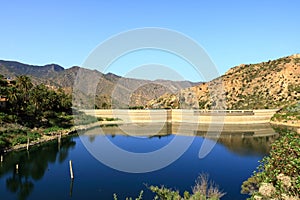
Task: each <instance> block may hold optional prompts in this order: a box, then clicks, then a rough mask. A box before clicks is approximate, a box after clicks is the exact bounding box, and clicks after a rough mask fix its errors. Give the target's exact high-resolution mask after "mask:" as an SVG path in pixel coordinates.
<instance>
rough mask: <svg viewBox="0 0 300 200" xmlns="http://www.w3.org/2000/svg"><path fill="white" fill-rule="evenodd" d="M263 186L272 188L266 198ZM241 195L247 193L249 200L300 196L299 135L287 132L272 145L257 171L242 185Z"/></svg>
mask: <svg viewBox="0 0 300 200" xmlns="http://www.w3.org/2000/svg"><path fill="white" fill-rule="evenodd" d="M264 184H269V185H270V187H271V188H272V187H274V188H275V189H274V190H275V191H274V192H273V193H272V194H271V196H268V197H266V196H265V194H263V190H262V189H261V187H262V186H265V185H264ZM242 193H248V194H250V195H252V196H251V199H254V196H255V195H256V196H257V195H258V196H261V197H263V199H270V198H271V197H272V198H276V199H277V198H279V199H280V198H283V196H286V195H287V196H290V197H299V196H300V135H299V134H297V133H296V132H292V131H288V133H286V134H284V135H283V136H281V137H280V138H279V139H278V140H277V141H275V142H274V143H273V145H272V150H271V152H270V155H269V156H268V157H265V158H264V159H263V160H262V162H261V165H260V166H259V167H258V171H257V172H254V174H253V176H252V177H250V178H249V179H248V180H247V181H245V182H244V183H243V185H242Z"/></svg>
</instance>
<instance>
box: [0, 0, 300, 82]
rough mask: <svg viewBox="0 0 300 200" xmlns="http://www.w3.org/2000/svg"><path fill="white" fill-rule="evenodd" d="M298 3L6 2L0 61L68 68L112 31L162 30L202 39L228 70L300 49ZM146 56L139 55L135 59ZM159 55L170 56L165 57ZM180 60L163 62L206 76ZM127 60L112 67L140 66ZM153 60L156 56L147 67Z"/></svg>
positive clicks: (0, 18) (0, 4)
mask: <svg viewBox="0 0 300 200" xmlns="http://www.w3.org/2000/svg"><path fill="white" fill-rule="evenodd" d="M299 8H300V1H298V0H286V1H279V0H245V1H243V0H236V1H235V0H219V1H217V0H210V1H201V0H193V1H190V0H187V1H175V0H173V1H168V0H165V1H159V0H152V1H137V0H128V1H121V0H119V1H115V0H112V1H104V0H93V1H92V0H81V1H78V0H65V1H64V0H52V1H50V0H49V1H46V0H45V1H40V0H36V1H33V0H27V1H23V0H10V1H6V0H0V10H1V12H0V24H1V35H0V47H1V48H0V59H4V60H16V61H20V62H24V63H28V64H34V65H44V64H48V63H57V64H59V65H62V66H63V67H65V68H69V67H71V66H73V65H79V66H81V65H82V64H83V63H84V61H85V60H86V58H87V57H88V55H89V54H90V53H91V52H92V51H93V50H94V49H95V48H96V47H97V46H98V45H99V44H101V42H103V41H105V40H106V39H108V38H110V37H111V36H113V35H116V34H118V33H120V32H124V31H128V30H131V29H136V28H143V27H160V28H167V29H171V30H175V31H178V32H180V33H182V34H185V35H186V36H188V37H190V38H192V39H193V40H195V41H196V42H197V43H198V44H199V45H201V46H202V47H203V49H205V51H206V52H207V54H208V55H209V56H210V58H211V59H212V60H213V62H214V63H215V65H216V66H217V69H218V71H219V73H220V74H223V73H225V72H226V71H227V70H228V69H229V68H230V67H233V66H235V65H239V64H241V63H256V62H262V61H267V60H269V59H275V58H279V57H282V56H287V55H290V54H294V53H300V51H299V47H300V39H299V35H300V26H299V24H300V14H299ZM152 53H153V52H152ZM144 54H148V55H149V54H151V52H149V51H146V52H145V53H144ZM156 54H158V53H157V52H154V53H153V55H156ZM142 57H143V56H142ZM142 57H139V55H136V57H135V58H132V59H131V61H133V60H136V59H140V58H142ZM150 57H151V56H150ZM169 57H170V56H169ZM156 58H160V59H164V58H168V56H166V57H164V54H159V56H156ZM168 59H169V58H168ZM170 59H171V58H170ZM176 59H177V58H176ZM176 59H174V60H172V61H169V64H168V62H164V61H161V62H162V63H164V64H166V65H170V67H173V68H174V70H175V71H177V73H179V74H181V75H182V76H183V77H184V78H185V79H190V80H193V81H200V79H201V77H199V76H196V75H195V72H194V71H193V70H191V69H190V68H191V67H190V66H188V64H187V63H186V65H185V64H184V63H183V62H182V63H181V62H177V60H176ZM123 60H124V61H122V59H120V60H118V61H117V62H115V66H112V67H111V68H110V69H108V70H107V71H111V72H113V73H116V74H120V75H124V74H126V72H128V71H130V70H131V69H132V67H133V65H136V64H137V63H131V61H130V59H123ZM159 62H160V61H159V60H155V59H154V61H153V63H159ZM175 62H176V63H175ZM149 63H151V60H147V63H144V64H149ZM139 64H143V63H139ZM91 68H96V69H97V67H95V66H93V67H92V66H91Z"/></svg>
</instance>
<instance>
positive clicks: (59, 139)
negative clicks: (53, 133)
mask: <svg viewBox="0 0 300 200" xmlns="http://www.w3.org/2000/svg"><path fill="white" fill-rule="evenodd" d="M57 142H58V151H60V145H61V133H59V136H58V138H57Z"/></svg>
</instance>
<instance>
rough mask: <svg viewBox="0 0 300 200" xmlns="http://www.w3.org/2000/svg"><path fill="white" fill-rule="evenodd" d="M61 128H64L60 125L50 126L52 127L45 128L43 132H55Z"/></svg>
mask: <svg viewBox="0 0 300 200" xmlns="http://www.w3.org/2000/svg"><path fill="white" fill-rule="evenodd" d="M63 129H64V128H62V127H58V126H52V127H49V128H46V129H45V130H44V133H45V134H49V133H52V132H57V131H60V130H63Z"/></svg>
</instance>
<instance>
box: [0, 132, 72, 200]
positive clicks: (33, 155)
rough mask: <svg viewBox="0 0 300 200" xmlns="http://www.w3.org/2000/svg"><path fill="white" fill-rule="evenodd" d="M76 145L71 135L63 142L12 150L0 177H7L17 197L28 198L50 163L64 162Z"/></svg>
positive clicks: (0, 170) (0, 172)
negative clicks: (17, 150) (27, 149)
mask: <svg viewBox="0 0 300 200" xmlns="http://www.w3.org/2000/svg"><path fill="white" fill-rule="evenodd" d="M75 145H76V142H75V141H73V139H72V138H71V137H69V138H64V139H62V142H61V144H58V142H57V141H51V142H49V143H47V144H43V145H41V146H38V147H33V148H32V149H30V150H29V151H20V152H11V153H9V154H7V155H5V160H4V162H3V163H1V167H0V178H2V177H6V188H7V190H8V191H10V192H11V193H15V194H16V197H17V199H20V200H23V199H27V198H28V197H29V196H30V194H31V192H32V191H33V190H34V182H35V181H38V180H40V179H42V178H43V176H44V175H45V172H46V171H47V170H48V165H49V163H55V162H59V163H62V162H63V161H64V160H65V159H66V158H67V157H68V154H69V150H70V149H72V148H74V147H75Z"/></svg>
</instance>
